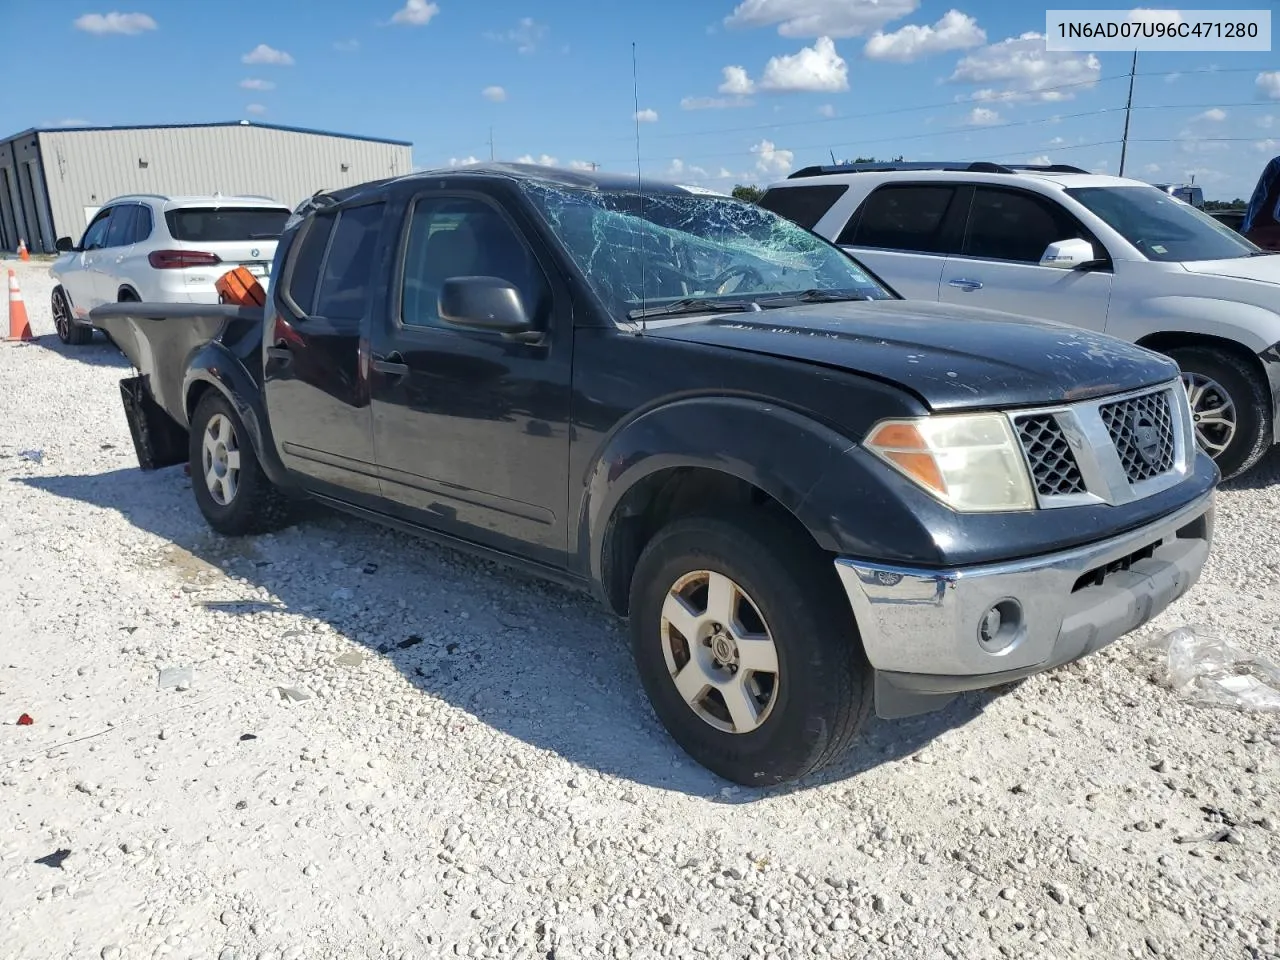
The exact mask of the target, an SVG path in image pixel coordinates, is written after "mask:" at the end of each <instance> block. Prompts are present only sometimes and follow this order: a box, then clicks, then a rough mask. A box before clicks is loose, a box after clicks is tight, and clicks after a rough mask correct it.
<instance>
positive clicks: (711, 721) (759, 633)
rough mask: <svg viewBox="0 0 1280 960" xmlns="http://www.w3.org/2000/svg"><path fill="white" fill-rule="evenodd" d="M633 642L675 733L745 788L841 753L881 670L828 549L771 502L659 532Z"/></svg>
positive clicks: (648, 552)
mask: <svg viewBox="0 0 1280 960" xmlns="http://www.w3.org/2000/svg"><path fill="white" fill-rule="evenodd" d="M631 642H632V654H633V656H634V658H635V661H636V667H637V669H638V671H639V674H640V679H641V682H642V683H643V685H644V688H645V692H646V693H647V694H648V696H649V699H650V701H651V703H652V704H653V707H654V710H655V712H656V713H657V715H658V718H659V719H660V720H661V721H662V723H663V725H664V726H665V727H666V729H667V731H668V732H669V733H670V734H671V736H672V738H673V739H674V740H675V741H676V743H678V744H679V745H680V747H681V748H683V749H684V750H685V752H687V753H688V754H689V755H690V756H691V757H693V758H694V759H695V760H697V761H698V762H699V763H700V764H702V765H703V766H705V767H707V768H708V769H709V770H711V771H712V772H714V773H716V774H719V775H720V776H722V777H724V778H726V779H728V780H731V781H734V782H736V783H741V784H744V785H747V786H767V785H770V784H778V783H783V782H786V781H790V780H794V779H796V778H798V777H801V776H804V775H805V774H808V773H811V772H813V771H815V770H817V769H819V768H821V767H823V766H825V765H826V764H828V763H830V762H831V761H832V760H834V759H836V758H838V757H839V756H840V755H841V754H842V753H844V751H845V750H846V749H847V748H848V746H849V743H850V742H851V740H852V739H853V736H854V734H855V733H856V732H857V731H858V729H859V727H860V726H861V724H862V722H863V721H864V720H865V719H866V716H867V714H868V712H869V710H870V707H871V700H872V695H871V679H872V673H871V669H870V666H869V664H868V663H867V662H866V658H865V655H864V653H863V651H862V646H861V642H860V640H859V638H858V634H857V628H856V626H855V624H854V620H853V615H852V612H851V611H850V610H849V607H848V603H847V601H846V600H845V598H844V596H843V594H842V592H841V589H840V587H839V578H838V577H837V575H836V572H835V570H834V568H833V566H832V564H831V562H830V559H829V558H827V557H826V556H825V555H823V554H822V553H821V552H820V551H819V550H818V548H817V546H816V545H815V544H813V543H812V541H810V540H809V539H808V537H807V535H805V534H803V532H801V531H795V530H793V529H792V528H791V527H790V526H789V525H787V524H785V523H783V522H782V521H779V520H778V519H776V518H775V517H773V516H772V515H771V514H768V513H765V512H764V511H760V510H756V511H742V512H740V513H735V514H727V515H709V516H696V517H689V518H685V519H681V520H677V521H675V522H674V523H671V524H670V525H668V526H667V527H665V528H663V529H662V530H660V531H659V532H658V533H657V535H656V536H654V538H653V539H652V540H651V541H650V542H649V544H648V545H647V546H646V547H645V549H644V552H643V553H642V554H641V556H640V560H639V562H638V563H637V565H636V570H635V574H634V577H633V579H632V587H631Z"/></svg>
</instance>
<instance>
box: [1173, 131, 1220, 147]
mask: <svg viewBox="0 0 1280 960" xmlns="http://www.w3.org/2000/svg"><path fill="white" fill-rule="evenodd" d="M1177 141H1178V149H1179V150H1181V151H1182V152H1183V153H1221V152H1223V151H1224V150H1230V149H1231V144H1229V143H1223V142H1222V141H1221V140H1206V139H1205V138H1204V137H1202V136H1201V135H1200V134H1198V133H1197V132H1196V131H1194V130H1190V129H1186V130H1181V131H1179V132H1178V136H1177Z"/></svg>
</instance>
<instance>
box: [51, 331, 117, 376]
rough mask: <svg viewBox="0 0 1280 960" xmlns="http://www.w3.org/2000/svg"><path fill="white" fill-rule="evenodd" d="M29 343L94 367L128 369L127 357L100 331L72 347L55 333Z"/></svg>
mask: <svg viewBox="0 0 1280 960" xmlns="http://www.w3.org/2000/svg"><path fill="white" fill-rule="evenodd" d="M29 343H30V345H31V346H33V347H40V348H42V349H45V350H48V351H49V352H50V353H56V354H58V356H60V357H64V358H65V359H67V360H75V361H77V362H79V363H87V364H89V365H91V366H95V367H114V368H116V369H118V370H128V369H129V359H128V358H127V357H126V356H125V355H124V354H123V353H121V352H120V349H119V348H118V347H117V346H116V345H115V344H114V343H112V342H111V341H110V340H108V339H107V338H106V337H105V336H103V335H102V334H101V333H94V335H93V340H92V341H91V342H89V343H86V344H85V345H84V346H80V347H73V346H69V345H68V344H65V343H63V342H62V341H61V340H59V339H58V335H57V334H56V333H46V334H44V335H42V336H39V337H36V338H35V339H34V340H31V341H29Z"/></svg>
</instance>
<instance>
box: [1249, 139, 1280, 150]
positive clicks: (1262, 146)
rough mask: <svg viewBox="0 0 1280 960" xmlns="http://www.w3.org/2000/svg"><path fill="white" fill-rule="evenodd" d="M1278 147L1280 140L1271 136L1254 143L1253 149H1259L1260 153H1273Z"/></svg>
mask: <svg viewBox="0 0 1280 960" xmlns="http://www.w3.org/2000/svg"><path fill="white" fill-rule="evenodd" d="M1277 147H1280V140H1272V139H1270V138H1268V139H1266V140H1259V141H1258V142H1257V143H1255V144H1254V145H1253V149H1255V150H1257V151H1258V152H1259V153H1271V152H1273V151H1274V150H1275V149H1276V148H1277Z"/></svg>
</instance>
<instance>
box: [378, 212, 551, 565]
mask: <svg viewBox="0 0 1280 960" xmlns="http://www.w3.org/2000/svg"><path fill="white" fill-rule="evenodd" d="M400 259H401V261H402V263H401V268H400V271H399V275H398V276H397V278H396V279H395V281H394V290H393V294H394V300H393V308H392V310H391V311H389V313H388V315H387V316H386V318H385V322H383V323H381V324H379V325H376V326H375V328H374V330H373V333H372V351H373V363H372V367H373V371H372V373H371V384H372V388H371V389H372V395H373V421H374V441H375V446H376V448H377V452H378V465H379V468H380V473H381V477H382V488H383V493H384V494H385V495H386V496H387V497H388V498H389V499H390V500H391V501H393V503H394V504H395V507H394V509H395V510H396V511H397V513H398V514H399V515H401V516H402V517H404V518H405V519H408V520H411V521H412V522H415V523H418V524H420V525H423V526H427V527H431V528H434V529H436V530H439V531H441V532H444V533H447V534H449V535H452V536H457V537H460V538H462V539H466V540H471V541H473V542H476V543H480V544H483V545H485V546H488V547H491V548H494V549H498V550H514V549H517V548H518V549H519V550H520V552H522V553H527V554H530V555H531V556H532V557H533V558H534V559H536V560H539V561H541V562H543V563H547V564H551V565H555V566H562V565H563V564H564V562H565V550H566V536H567V533H566V530H567V525H566V523H565V515H566V513H567V500H568V463H569V397H570V385H571V384H570V375H571V370H572V348H573V329H572V317H571V312H570V308H569V303H568V299H567V296H566V292H565V290H564V289H563V287H561V286H559V285H558V282H555V283H553V280H552V278H553V277H554V276H555V274H554V271H550V270H548V267H549V266H550V264H549V262H547V263H544V262H542V261H540V260H539V258H538V257H537V256H536V255H535V254H534V250H533V247H532V246H531V245H530V244H529V242H528V239H527V236H526V234H525V232H524V230H523V228H522V227H521V226H520V225H519V224H518V223H517V222H516V221H515V220H513V219H512V218H511V216H509V214H508V213H507V212H506V211H505V210H503V209H501V208H500V207H499V206H498V205H497V204H495V203H494V202H493V201H492V200H491V199H489V198H488V197H486V196H484V195H482V194H479V193H463V192H460V193H456V194H455V193H450V194H442V193H441V191H432V192H431V193H430V194H421V195H419V196H417V197H416V198H414V199H413V200H412V202H411V203H410V213H409V222H408V225H407V230H406V231H405V241H404V253H403V255H402V257H401V258H400ZM458 276H490V277H499V278H501V279H503V280H507V281H509V282H511V283H512V284H514V285H515V286H516V288H517V289H518V290H519V291H520V293H521V296H522V299H523V301H524V305H525V310H526V311H527V312H528V313H529V315H530V316H531V317H533V318H534V320H535V323H536V324H537V325H538V328H539V330H540V331H541V332H542V333H543V336H542V338H541V339H540V340H538V341H537V342H516V341H514V340H511V339H508V338H505V337H503V336H502V335H501V334H497V333H490V332H482V331H474V330H465V329H461V328H458V327H452V326H449V325H448V324H446V323H445V322H444V321H443V320H441V319H440V316H439V313H438V311H437V307H438V303H439V295H440V290H441V287H442V285H443V283H444V281H445V280H447V279H449V278H450V277H458Z"/></svg>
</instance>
